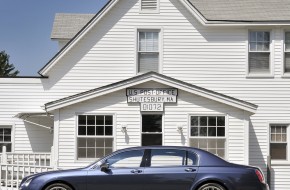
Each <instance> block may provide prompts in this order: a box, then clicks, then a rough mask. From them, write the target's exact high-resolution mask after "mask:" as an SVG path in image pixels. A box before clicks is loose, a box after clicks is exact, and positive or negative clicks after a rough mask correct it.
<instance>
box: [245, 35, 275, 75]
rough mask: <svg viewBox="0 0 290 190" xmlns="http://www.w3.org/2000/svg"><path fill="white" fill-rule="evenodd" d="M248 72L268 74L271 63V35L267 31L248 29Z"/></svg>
mask: <svg viewBox="0 0 290 190" xmlns="http://www.w3.org/2000/svg"><path fill="white" fill-rule="evenodd" d="M249 38H250V39H249V58H248V72H249V73H251V74H269V73H270V71H271V69H270V63H271V53H270V52H271V39H270V38H271V37H270V32H269V31H250V34H249Z"/></svg>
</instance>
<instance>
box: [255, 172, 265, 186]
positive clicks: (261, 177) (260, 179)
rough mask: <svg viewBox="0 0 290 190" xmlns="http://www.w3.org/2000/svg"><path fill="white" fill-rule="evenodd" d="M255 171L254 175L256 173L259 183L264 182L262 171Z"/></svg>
mask: <svg viewBox="0 0 290 190" xmlns="http://www.w3.org/2000/svg"><path fill="white" fill-rule="evenodd" d="M255 173H256V175H257V177H258V179H259V181H260V182H261V183H265V178H264V175H263V173H262V172H261V171H260V170H258V169H256V170H255Z"/></svg>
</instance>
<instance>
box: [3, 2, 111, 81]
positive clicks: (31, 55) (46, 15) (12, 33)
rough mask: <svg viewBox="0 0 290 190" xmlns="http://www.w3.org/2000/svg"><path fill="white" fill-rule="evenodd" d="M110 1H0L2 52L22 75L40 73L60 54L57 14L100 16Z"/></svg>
mask: <svg viewBox="0 0 290 190" xmlns="http://www.w3.org/2000/svg"><path fill="white" fill-rule="evenodd" d="M106 2H107V0H0V18H1V24H0V51H2V50H5V51H6V53H7V54H9V55H10V63H12V64H14V66H15V67H16V69H18V70H19V71H20V74H19V76H38V74H37V72H38V71H39V70H40V69H41V68H42V67H43V66H44V65H45V64H46V63H47V62H48V61H49V60H50V59H51V58H52V57H53V56H54V55H55V54H56V53H57V51H58V45H57V42H56V41H52V40H50V34H51V29H52V24H53V19H54V15H55V13H97V12H98V11H99V10H100V8H102V7H103V5H105V3H106Z"/></svg>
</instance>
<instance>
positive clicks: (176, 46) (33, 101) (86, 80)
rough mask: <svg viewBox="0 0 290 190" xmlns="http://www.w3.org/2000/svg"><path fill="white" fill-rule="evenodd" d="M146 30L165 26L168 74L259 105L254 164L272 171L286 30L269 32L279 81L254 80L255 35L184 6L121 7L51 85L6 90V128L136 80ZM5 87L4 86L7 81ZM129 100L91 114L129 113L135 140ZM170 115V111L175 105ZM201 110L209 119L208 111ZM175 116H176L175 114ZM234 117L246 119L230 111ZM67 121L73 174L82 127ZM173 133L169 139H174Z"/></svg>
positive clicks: (125, 3)
mask: <svg viewBox="0 0 290 190" xmlns="http://www.w3.org/2000/svg"><path fill="white" fill-rule="evenodd" d="M139 27H142V28H144V27H145V28H146V27H148V28H151V29H152V28H155V27H156V28H160V27H162V29H163V57H162V60H163V63H162V64H163V70H162V73H163V74H165V75H167V76H170V77H173V78H176V79H179V80H183V81H185V82H189V83H192V84H195V85H198V86H201V87H204V88H207V89H211V90H214V91H217V92H220V93H224V94H226V95H229V96H233V97H235V98H239V99H242V100H245V101H249V102H251V103H254V104H257V105H258V106H259V108H258V111H257V114H255V115H254V116H252V117H251V120H250V129H249V144H250V146H249V159H250V162H249V163H250V164H251V165H257V166H260V167H261V168H262V169H263V170H264V172H265V171H266V158H267V154H268V146H269V145H268V135H267V132H268V127H269V126H268V121H276V122H279V121H281V122H283V121H285V120H289V115H290V109H289V108H290V96H289V94H290V88H289V86H290V78H282V70H283V63H282V60H283V59H282V55H283V54H282V50H283V45H282V39H283V29H284V28H283V27H282V28H276V27H275V28H271V27H267V28H266V29H267V30H268V29H270V30H271V32H272V33H273V35H272V37H273V43H272V46H273V51H274V52H272V53H271V56H273V62H272V63H271V64H272V65H273V69H274V70H273V71H274V72H273V73H274V76H270V77H264V78H249V77H246V73H247V72H246V68H247V40H248V39H247V38H248V29H251V28H245V27H243V28H239V27H204V26H202V25H201V24H200V23H199V22H198V21H197V20H196V19H195V18H194V17H193V16H192V15H191V14H190V13H189V12H188V11H187V10H186V8H185V7H183V5H182V4H181V3H180V2H179V1H169V0H160V14H153V15H150V14H139V0H122V1H119V3H118V4H117V5H116V7H114V8H113V9H112V10H111V11H110V13H109V14H107V15H106V16H105V17H104V19H103V20H101V22H99V23H98V24H97V25H96V26H95V27H94V28H93V29H92V30H91V31H90V32H89V33H88V34H87V35H86V36H85V37H84V38H83V39H82V40H81V41H80V42H79V43H78V44H77V45H76V46H75V47H74V48H73V49H72V51H70V52H69V53H68V54H67V55H66V56H64V57H63V58H62V59H61V60H60V61H59V62H58V63H57V65H56V66H55V67H54V68H53V69H51V71H50V72H49V79H45V80H43V81H42V85H43V86H41V83H40V81H38V82H37V84H34V83H32V84H31V83H30V82H27V84H24V83H26V82H22V83H23V84H18V83H15V84H14V83H13V84H8V85H6V86H5V84H2V82H1V83H0V86H1V91H0V93H1V98H2V97H4V99H1V100H0V101H1V106H0V113H1V115H0V119H1V122H4V123H5V122H11V121H13V122H14V119H11V117H12V116H13V115H14V114H16V113H18V112H20V111H22V110H23V111H28V110H31V111H39V109H40V106H41V105H43V103H45V102H49V101H51V100H55V99H59V98H62V97H65V96H68V95H73V94H75V93H78V92H83V91H85V90H89V89H92V88H97V87H100V86H103V85H106V84H110V83H112V82H116V81H120V80H123V79H127V78H129V77H133V76H135V74H136V73H135V71H136V63H135V60H136V59H135V56H136V39H135V38H136V34H135V31H136V28H139ZM258 29H259V28H258ZM3 80H4V79H1V81H3ZM13 80H14V79H13ZM15 80H22V79H15ZM25 81H26V80H25ZM19 83H20V82H19ZM2 89H3V91H2ZM43 90H44V91H43ZM23 95H24V96H23ZM8 96H9V98H8ZM123 96H124V95H122V97H119V96H117V97H116V98H119V99H116V103H118V104H117V105H115V106H113V105H112V104H113V103H114V102H110V106H109V105H105V104H103V103H102V104H99V102H97V103H96V105H88V108H87V109H86V110H84V111H86V112H88V111H90V110H88V109H91V110H97V108H99V109H100V112H106V111H110V110H111V111H112V110H114V111H113V112H114V113H115V112H119V111H121V112H122V114H120V115H119V114H118V115H117V121H120V123H123V122H124V123H126V121H127V120H128V117H129V119H130V123H128V129H129V131H128V135H129V136H130V135H131V133H137V132H139V129H138V127H137V126H138V125H139V120H140V113H139V109H137V107H134V106H133V107H131V106H129V107H125V106H126V103H125V102H123V103H122V104H121V103H119V102H118V101H120V102H122V101H124V100H123V99H122V98H124V97H123ZM100 100H102V99H100ZM117 100H118V101H117ZM179 104H181V105H182V104H184V105H183V106H184V107H187V105H186V104H185V103H184V102H179ZM2 105H4V106H2ZM102 106H103V107H102ZM106 106H109V107H110V109H105V108H106ZM75 108H77V107H75ZM165 109H166V111H167V109H169V110H170V109H171V107H170V105H169V106H167V107H166V108H165ZM174 109H175V107H174ZM182 111H183V110H180V113H176V114H177V116H176V120H177V121H179V122H184V121H185V119H184V118H183V116H181V115H182ZM199 111H200V112H202V110H199ZM60 112H62V110H61V111H60ZM132 113H133V114H132ZM71 114H72V113H71ZM168 114H169V115H170V112H168ZM229 114H241V113H238V112H235V111H234V110H229ZM169 115H165V121H166V120H167V119H169ZM240 120H241V119H237V118H236V117H233V118H231V117H229V121H231V122H233V127H234V128H236V127H237V128H239V127H241V126H242V124H240V123H239V121H240ZM61 122H62V123H61V125H62V128H61V129H60V130H61V134H62V135H63V136H61V137H62V138H60V141H61V143H63V145H65V146H64V147H63V148H62V149H60V152H61V153H60V159H68V163H61V166H63V167H70V165H69V164H70V163H72V162H73V160H72V159H73V158H72V157H71V156H73V155H74V151H72V150H71V149H70V148H71V146H74V144H71V143H72V142H71V135H74V134H75V132H74V131H71V130H70V127H71V126H72V124H73V126H75V124H74V123H73V122H74V120H73V119H72V118H62V121H61ZM18 126H19V127H18ZM23 127H24V126H23V125H17V127H16V128H17V129H16V133H19V134H20V133H22V134H21V135H23V137H21V138H25V139H26V140H25V141H24V142H26V143H29V139H28V137H26V136H25V130H24V129H23ZM18 128H19V132H18V131H17V130H18ZM168 130H171V131H172V132H171V133H173V130H174V124H170V123H168ZM238 130H240V129H238ZM171 133H170V132H168V134H171ZM229 134H231V135H233V136H231V137H230V139H232V140H233V144H231V146H230V149H229V150H234V147H235V146H237V145H238V144H239V141H241V142H242V140H241V139H239V140H235V139H234V137H235V134H234V132H231V131H229ZM122 135H124V134H122V133H121V132H120V131H119V130H117V142H118V147H117V148H124V147H126V143H125V138H124V137H123V136H122ZM243 135H244V134H243ZM172 138H173V137H172ZM170 139H171V138H169V137H167V136H165V141H166V142H167V143H168V144H173V143H176V142H177V143H178V141H177V140H179V139H175V140H170ZM170 141H172V142H170ZM173 141H174V142H173ZM138 142H140V140H139V138H138V137H137V136H134V137H132V138H130V143H132V145H133V144H136V145H137V144H138ZM18 143H19V144H21V142H20V140H19V141H17V142H16V143H15V144H16V145H15V146H16V147H17V144H18ZM181 144H182V143H181ZM19 146H20V145H19ZM66 148H69V149H66ZM239 148H240V149H239V151H238V152H233V153H232V152H230V153H229V158H230V159H232V160H233V161H235V162H239V163H240V162H243V158H239V157H237V156H236V155H238V154H240V153H241V152H242V150H245V151H246V148H245V147H239ZM19 150H22V148H19ZM23 150H24V151H31V150H32V149H31V148H29V147H26V148H23ZM80 165H81V164H80ZM280 170H281V171H280ZM283 170H284V169H281V168H277V169H276V173H279V172H283ZM277 183H279V185H278V184H277V187H281V189H289V188H290V186H289V185H287V183H286V182H281V183H280V182H279V181H277ZM276 190H279V189H276Z"/></svg>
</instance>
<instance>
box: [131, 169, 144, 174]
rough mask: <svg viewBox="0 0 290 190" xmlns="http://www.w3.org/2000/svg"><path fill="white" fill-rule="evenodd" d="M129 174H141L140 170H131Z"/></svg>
mask: <svg viewBox="0 0 290 190" xmlns="http://www.w3.org/2000/svg"><path fill="white" fill-rule="evenodd" d="M131 173H133V174H139V173H142V170H137V169H134V170H131Z"/></svg>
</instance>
